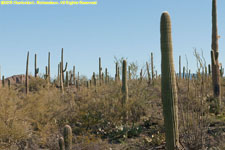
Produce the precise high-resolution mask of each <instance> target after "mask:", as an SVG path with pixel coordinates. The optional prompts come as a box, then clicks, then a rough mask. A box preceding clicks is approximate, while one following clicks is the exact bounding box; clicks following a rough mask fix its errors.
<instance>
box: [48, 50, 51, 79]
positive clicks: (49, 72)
mask: <svg viewBox="0 0 225 150" xmlns="http://www.w3.org/2000/svg"><path fill="white" fill-rule="evenodd" d="M50 79H51V77H50V52H48V82H50Z"/></svg>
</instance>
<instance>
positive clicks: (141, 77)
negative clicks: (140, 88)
mask: <svg viewBox="0 0 225 150" xmlns="http://www.w3.org/2000/svg"><path fill="white" fill-rule="evenodd" d="M142 79H143V76H142V69H141V72H140V81H142Z"/></svg>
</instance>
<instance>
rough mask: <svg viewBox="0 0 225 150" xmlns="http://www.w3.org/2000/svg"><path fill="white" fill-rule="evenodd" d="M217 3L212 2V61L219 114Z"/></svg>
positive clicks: (214, 91) (214, 89) (213, 81)
mask: <svg viewBox="0 0 225 150" xmlns="http://www.w3.org/2000/svg"><path fill="white" fill-rule="evenodd" d="M216 3H217V1H216V0H213V1H212V45H211V48H212V50H211V61H212V84H213V93H214V97H215V98H216V99H217V100H216V101H217V106H218V109H217V110H218V112H217V113H219V110H220V103H221V94H220V93H221V91H220V89H221V88H220V69H219V50H218V31H217V4H216Z"/></svg>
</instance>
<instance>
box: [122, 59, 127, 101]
mask: <svg viewBox="0 0 225 150" xmlns="http://www.w3.org/2000/svg"><path fill="white" fill-rule="evenodd" d="M122 70H123V72H122V94H123V99H122V105H125V104H126V102H127V100H128V87H127V61H126V60H123V67H122Z"/></svg>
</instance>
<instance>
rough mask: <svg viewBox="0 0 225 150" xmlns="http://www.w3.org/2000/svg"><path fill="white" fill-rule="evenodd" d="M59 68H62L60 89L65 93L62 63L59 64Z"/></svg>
mask: <svg viewBox="0 0 225 150" xmlns="http://www.w3.org/2000/svg"><path fill="white" fill-rule="evenodd" d="M59 66H60V78H59V80H60V82H59V83H60V89H61V92H62V93H64V89H63V70H62V67H63V66H62V62H60V63H59Z"/></svg>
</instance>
